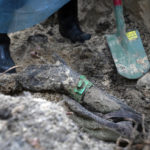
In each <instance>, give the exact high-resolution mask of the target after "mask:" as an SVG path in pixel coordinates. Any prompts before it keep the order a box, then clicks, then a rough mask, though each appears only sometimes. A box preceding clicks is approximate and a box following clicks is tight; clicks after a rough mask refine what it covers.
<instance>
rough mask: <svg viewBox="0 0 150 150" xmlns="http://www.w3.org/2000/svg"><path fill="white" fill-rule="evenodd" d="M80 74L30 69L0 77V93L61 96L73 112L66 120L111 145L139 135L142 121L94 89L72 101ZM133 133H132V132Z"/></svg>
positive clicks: (59, 68) (52, 67)
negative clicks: (50, 93)
mask: <svg viewBox="0 0 150 150" xmlns="http://www.w3.org/2000/svg"><path fill="white" fill-rule="evenodd" d="M80 77H81V76H80V74H78V73H76V72H75V71H73V70H72V69H71V68H70V67H68V66H67V65H66V64H65V63H64V62H62V61H57V62H56V63H55V64H44V65H33V66H29V67H27V68H26V69H25V70H24V71H23V72H20V73H17V74H13V75H9V74H3V75H1V76H0V92H2V93H5V94H11V93H14V92H21V91H23V90H26V91H32V92H57V93H62V94H64V95H66V96H64V102H65V104H66V106H67V108H68V109H69V111H71V112H73V113H72V115H70V117H71V118H72V119H73V120H75V121H76V122H77V123H78V124H79V126H80V127H82V129H84V130H85V131H87V132H89V133H90V134H91V135H94V136H96V137H98V138H100V139H102V140H107V141H115V140H116V139H117V138H118V137H120V136H123V137H126V138H130V137H131V136H132V134H133V131H134V133H136V134H137V135H138V134H139V133H140V132H142V117H141V115H140V114H138V113H137V112H135V111H134V110H133V109H132V108H130V107H128V106H127V105H126V104H124V103H122V102H121V100H119V99H117V98H115V97H113V96H110V95H108V94H106V93H105V92H104V91H102V90H101V89H99V88H97V87H96V86H94V85H93V86H91V87H90V88H89V89H88V90H87V91H86V92H85V93H84V94H83V95H82V97H81V100H80V101H76V100H73V98H74V97H72V94H71V93H70V89H74V88H76V87H77V85H78V83H79V81H80ZM135 131H136V132H135Z"/></svg>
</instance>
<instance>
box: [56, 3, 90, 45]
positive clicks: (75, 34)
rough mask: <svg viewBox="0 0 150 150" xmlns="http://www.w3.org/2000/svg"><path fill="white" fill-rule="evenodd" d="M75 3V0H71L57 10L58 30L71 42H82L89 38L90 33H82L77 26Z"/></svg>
mask: <svg viewBox="0 0 150 150" xmlns="http://www.w3.org/2000/svg"><path fill="white" fill-rule="evenodd" d="M77 5H78V4H77V0H71V2H69V3H68V4H66V5H65V6H64V7H63V8H61V9H60V10H59V12H58V19H59V31H60V33H61V35H62V36H63V37H66V38H68V39H70V40H71V41H72V42H77V41H78V42H84V41H85V40H89V39H90V38H91V35H90V34H87V33H84V32H83V31H82V30H81V28H80V26H79V21H78V9H77V8H78V6H77Z"/></svg>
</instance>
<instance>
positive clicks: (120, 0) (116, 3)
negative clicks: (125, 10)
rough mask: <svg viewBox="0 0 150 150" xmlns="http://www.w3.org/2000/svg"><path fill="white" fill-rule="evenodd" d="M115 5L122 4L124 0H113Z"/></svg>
mask: <svg viewBox="0 0 150 150" xmlns="http://www.w3.org/2000/svg"><path fill="white" fill-rule="evenodd" d="M113 2H114V6H118V5H122V0H113Z"/></svg>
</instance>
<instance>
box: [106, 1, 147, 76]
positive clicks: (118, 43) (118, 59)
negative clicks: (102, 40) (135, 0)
mask: <svg viewBox="0 0 150 150" xmlns="http://www.w3.org/2000/svg"><path fill="white" fill-rule="evenodd" d="M113 3H114V9H115V17H116V24H117V32H116V33H115V34H112V35H106V38H107V42H108V46H109V48H110V51H111V54H112V57H113V59H114V62H115V65H116V68H117V71H118V73H119V74H120V75H122V76H123V77H125V78H127V79H138V78H140V77H141V76H143V75H144V74H145V73H146V72H148V70H149V68H150V63H149V61H148V58H147V55H146V53H145V50H144V47H143V44H142V41H141V38H140V34H139V32H138V31H137V30H135V31H130V32H127V33H126V27H125V21H124V16H123V6H122V0H113Z"/></svg>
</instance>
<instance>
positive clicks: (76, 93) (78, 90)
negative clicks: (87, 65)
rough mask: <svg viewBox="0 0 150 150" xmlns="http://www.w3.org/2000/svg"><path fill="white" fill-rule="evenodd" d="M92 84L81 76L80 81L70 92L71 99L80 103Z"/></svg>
mask: <svg viewBox="0 0 150 150" xmlns="http://www.w3.org/2000/svg"><path fill="white" fill-rule="evenodd" d="M92 86H93V84H92V83H91V82H90V81H89V80H88V79H87V78H86V77H85V76H83V75H81V76H80V80H79V82H78V84H77V86H76V87H75V88H73V89H71V90H70V94H71V96H72V98H74V99H75V100H77V101H78V102H81V101H82V99H83V97H84V95H85V93H86V92H87V91H88V89H89V88H91V87H92Z"/></svg>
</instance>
